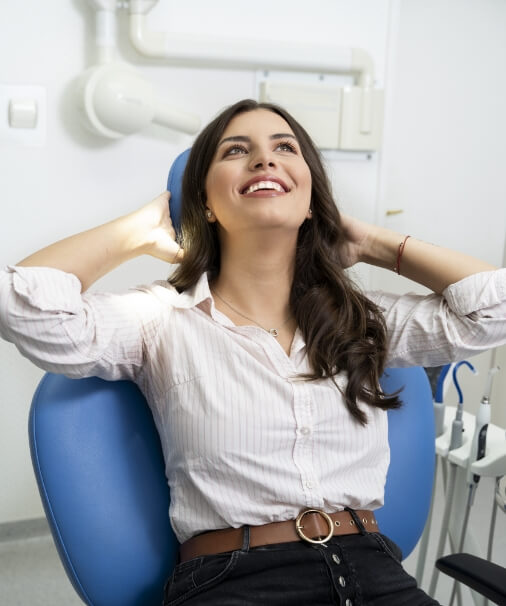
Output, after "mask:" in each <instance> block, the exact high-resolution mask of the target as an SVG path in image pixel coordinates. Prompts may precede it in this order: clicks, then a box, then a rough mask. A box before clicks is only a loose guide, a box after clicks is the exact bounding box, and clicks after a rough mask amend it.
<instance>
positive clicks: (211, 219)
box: [206, 206, 216, 223]
mask: <svg viewBox="0 0 506 606" xmlns="http://www.w3.org/2000/svg"><path fill="white" fill-rule="evenodd" d="M206 219H207V222H208V223H216V217H215V216H214V213H213V211H212V210H211V209H210V208H208V207H207V206H206Z"/></svg>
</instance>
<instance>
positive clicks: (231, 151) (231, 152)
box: [223, 143, 248, 157]
mask: <svg viewBox="0 0 506 606" xmlns="http://www.w3.org/2000/svg"><path fill="white" fill-rule="evenodd" d="M242 153H245V154H247V153H248V150H247V148H246V147H244V145H239V144H238V143H234V145H231V146H230V147H227V149H226V150H225V153H224V154H223V157H225V156H236V155H238V154H242Z"/></svg>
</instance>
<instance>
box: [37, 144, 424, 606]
mask: <svg viewBox="0 0 506 606" xmlns="http://www.w3.org/2000/svg"><path fill="white" fill-rule="evenodd" d="M187 155H188V152H185V153H184V154H183V155H182V156H180V157H179V158H178V159H177V160H176V162H175V163H174V164H173V166H172V169H171V172H170V174H169V182H168V189H169V190H170V191H171V194H172V196H171V203H170V204H171V214H172V218H173V222H174V224H175V225H176V227H177V226H178V225H179V221H180V198H181V189H180V183H181V175H182V171H183V169H184V165H185V163H186V159H187ZM381 383H382V387H383V389H384V390H385V391H387V392H394V391H396V390H398V389H399V388H401V387H403V388H404V389H403V391H402V393H401V398H402V399H403V401H404V403H405V406H404V407H403V408H402V409H400V410H397V411H389V413H388V416H389V442H390V448H391V465H390V468H389V471H388V477H387V484H386V489H385V506H384V507H383V508H381V509H380V510H379V511H377V519H378V524H379V527H380V529H381V531H382V532H384V533H385V534H387V535H388V536H390V537H391V538H392V539H393V540H394V541H395V542H396V543H397V544H398V545H399V546H400V547H401V550H402V553H403V556H404V557H407V556H408V555H409V554H410V553H411V551H412V550H413V548H414V547H415V545H416V543H417V541H418V539H419V537H420V535H421V533H422V530H423V528H424V525H425V520H426V517H427V514H428V511H429V507H430V499H431V491H432V482H433V475H434V461H435V451H434V437H435V436H434V421H433V406H432V391H431V388H430V385H429V381H428V379H427V376H426V374H425V372H424V370H423V369H422V368H409V369H388V370H387V371H386V372H385V374H384V375H383V377H382V379H381ZM29 438H30V449H31V455H32V462H33V467H34V471H35V475H36V478H37V483H38V486H39V491H40V495H41V499H42V503H43V505H44V510H45V513H46V517H47V519H48V522H49V525H50V528H51V532H52V534H53V538H54V541H55V544H56V547H57V550H58V553H59V555H60V559H61V561H62V563H63V566H64V568H65V571H66V573H67V575H68V577H69V579H70V581H71V583H72V585H73V586H74V588H75V590H76V592H77V593H78V594H79V596H80V597H81V599H82V600H83V601H84V602H85V603H86V604H88V605H89V606H155V605H160V604H161V603H162V598H163V587H164V583H165V581H166V579H167V578H168V577H169V575H170V572H171V570H172V568H173V566H174V565H175V563H176V561H177V553H178V543H177V540H176V538H175V536H174V533H173V531H172V528H171V525H170V520H169V517H168V507H169V490H168V487H167V481H166V477H165V470H164V461H163V455H162V450H161V446H160V440H159V437H158V434H157V431H156V429H155V426H154V423H153V419H152V416H151V412H150V410H149V408H148V406H147V404H146V402H145V400H144V397H143V396H142V394H141V393H140V391H139V389H138V388H137V386H136V385H134V384H133V383H130V382H127V381H118V382H108V381H103V380H101V379H98V378H95V377H94V378H89V379H79V380H73V379H68V378H66V377H63V376H61V375H54V374H46V375H45V376H44V377H43V379H42V380H41V382H40V385H39V387H38V389H37V391H36V393H35V395H34V398H33V402H32V407H31V411H30V419H29Z"/></svg>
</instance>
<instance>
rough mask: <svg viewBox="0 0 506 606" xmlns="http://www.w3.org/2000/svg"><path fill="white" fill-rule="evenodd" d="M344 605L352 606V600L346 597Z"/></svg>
mask: <svg viewBox="0 0 506 606" xmlns="http://www.w3.org/2000/svg"><path fill="white" fill-rule="evenodd" d="M344 606H353V602H352V601H351V600H350V599H349V598H348V599H347V600H346V602H345V603H344Z"/></svg>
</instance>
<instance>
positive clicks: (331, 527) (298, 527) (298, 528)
mask: <svg viewBox="0 0 506 606" xmlns="http://www.w3.org/2000/svg"><path fill="white" fill-rule="evenodd" d="M307 513H319V514H320V515H321V516H322V518H324V520H325V521H326V522H327V524H328V526H329V534H328V535H327V536H326V537H324V538H323V539H310V538H309V537H307V536H306V535H305V534H304V533H303V532H302V529H303V528H304V526H303V525H302V524H301V522H302V518H303V517H304V516H305V515H306V514H307ZM295 530H296V531H297V534H298V535H299V537H300V538H301V539H303V540H304V541H307V542H308V543H326V542H327V541H328V540H330V538H331V537H332V535H333V534H334V524H333V522H332V519H331V517H330V516H329V515H328V514H327V513H325V512H324V511H322V510H321V509H305V510H304V511H301V512H300V513H299V515H298V516H297V519H296V520H295Z"/></svg>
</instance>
